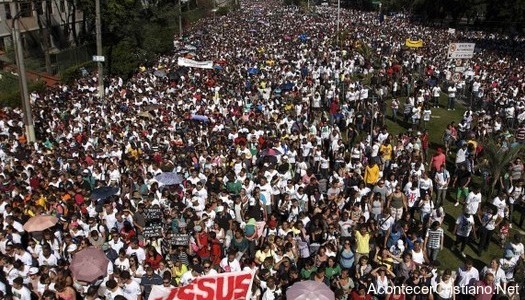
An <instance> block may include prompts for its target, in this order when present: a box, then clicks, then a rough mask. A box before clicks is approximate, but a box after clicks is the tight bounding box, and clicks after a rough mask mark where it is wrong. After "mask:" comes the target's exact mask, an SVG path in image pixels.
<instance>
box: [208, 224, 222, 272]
mask: <svg viewBox="0 0 525 300" xmlns="http://www.w3.org/2000/svg"><path fill="white" fill-rule="evenodd" d="M210 242H211V263H212V265H213V266H218V265H219V264H220V262H221V259H222V245H221V242H220V241H219V239H218V238H217V234H216V233H215V232H214V231H212V232H210Z"/></svg>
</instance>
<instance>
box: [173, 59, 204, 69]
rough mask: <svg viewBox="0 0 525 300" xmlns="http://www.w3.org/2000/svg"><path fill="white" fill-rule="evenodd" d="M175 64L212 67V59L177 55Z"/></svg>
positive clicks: (201, 67) (200, 67) (202, 67)
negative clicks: (197, 58) (196, 58)
mask: <svg viewBox="0 0 525 300" xmlns="http://www.w3.org/2000/svg"><path fill="white" fill-rule="evenodd" d="M177 64H178V65H179V66H181V67H190V68H199V69H213V61H211V60H206V61H196V60H193V59H189V58H185V57H179V59H178V61H177Z"/></svg>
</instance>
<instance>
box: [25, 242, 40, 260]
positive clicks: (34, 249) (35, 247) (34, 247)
mask: <svg viewBox="0 0 525 300" xmlns="http://www.w3.org/2000/svg"><path fill="white" fill-rule="evenodd" d="M26 250H27V252H29V254H31V256H32V257H34V258H38V256H40V253H42V246H40V244H38V243H37V242H36V241H35V240H32V239H31V240H29V243H28V246H27V248H26Z"/></svg>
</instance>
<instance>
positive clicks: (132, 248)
mask: <svg viewBox="0 0 525 300" xmlns="http://www.w3.org/2000/svg"><path fill="white" fill-rule="evenodd" d="M133 254H135V255H136V256H137V260H138V261H139V264H140V265H142V263H143V262H144V260H145V259H146V252H145V251H144V249H143V248H141V247H139V244H138V240H132V241H131V243H130V245H129V247H128V249H127V250H126V255H127V256H131V255H133Z"/></svg>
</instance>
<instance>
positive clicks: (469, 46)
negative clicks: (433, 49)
mask: <svg viewBox="0 0 525 300" xmlns="http://www.w3.org/2000/svg"><path fill="white" fill-rule="evenodd" d="M474 48H476V44H475V43H452V44H450V45H448V58H449V59H468V58H472V57H473V56H474Z"/></svg>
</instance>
